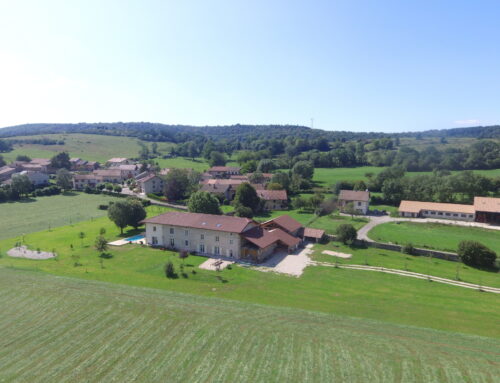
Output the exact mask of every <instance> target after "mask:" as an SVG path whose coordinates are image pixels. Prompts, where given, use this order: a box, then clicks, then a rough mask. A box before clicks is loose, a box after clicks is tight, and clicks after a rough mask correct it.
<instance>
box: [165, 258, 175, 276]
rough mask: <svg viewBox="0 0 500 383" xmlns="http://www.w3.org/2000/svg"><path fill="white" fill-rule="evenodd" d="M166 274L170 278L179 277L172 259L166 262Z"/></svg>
mask: <svg viewBox="0 0 500 383" xmlns="http://www.w3.org/2000/svg"><path fill="white" fill-rule="evenodd" d="M165 276H166V277H167V278H170V279H171V278H176V277H177V274H176V273H175V267H174V264H173V263H172V262H171V261H168V262H167V263H166V264H165Z"/></svg>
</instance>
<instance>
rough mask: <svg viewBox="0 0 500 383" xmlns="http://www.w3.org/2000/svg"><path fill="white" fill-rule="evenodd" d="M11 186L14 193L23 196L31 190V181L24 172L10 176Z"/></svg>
mask: <svg viewBox="0 0 500 383" xmlns="http://www.w3.org/2000/svg"><path fill="white" fill-rule="evenodd" d="M11 188H12V191H13V192H14V193H16V194H18V195H19V196H20V197H24V196H26V195H27V194H28V193H30V192H31V191H32V190H33V183H32V182H31V180H30V179H29V178H28V176H27V175H26V174H18V175H14V176H13V177H12V183H11Z"/></svg>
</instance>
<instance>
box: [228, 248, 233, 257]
mask: <svg viewBox="0 0 500 383" xmlns="http://www.w3.org/2000/svg"><path fill="white" fill-rule="evenodd" d="M229 256H230V257H231V258H233V250H232V249H231V250H229Z"/></svg>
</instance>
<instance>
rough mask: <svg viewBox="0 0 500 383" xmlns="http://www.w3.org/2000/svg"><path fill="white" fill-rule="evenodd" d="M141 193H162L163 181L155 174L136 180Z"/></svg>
mask: <svg viewBox="0 0 500 383" xmlns="http://www.w3.org/2000/svg"><path fill="white" fill-rule="evenodd" d="M137 183H138V185H139V187H140V188H141V192H142V193H144V194H149V193H161V192H162V191H163V186H164V182H163V179H162V178H161V177H159V176H157V175H156V174H150V175H148V176H146V177H142V178H140V179H138V180H137Z"/></svg>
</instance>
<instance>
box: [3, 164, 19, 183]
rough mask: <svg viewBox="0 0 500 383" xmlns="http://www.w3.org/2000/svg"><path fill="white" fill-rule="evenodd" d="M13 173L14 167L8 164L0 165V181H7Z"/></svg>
mask: <svg viewBox="0 0 500 383" xmlns="http://www.w3.org/2000/svg"><path fill="white" fill-rule="evenodd" d="M14 173H16V169H15V168H11V167H10V166H2V167H0V182H3V181H7V180H8V179H10V177H11V175H12V174H14Z"/></svg>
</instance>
